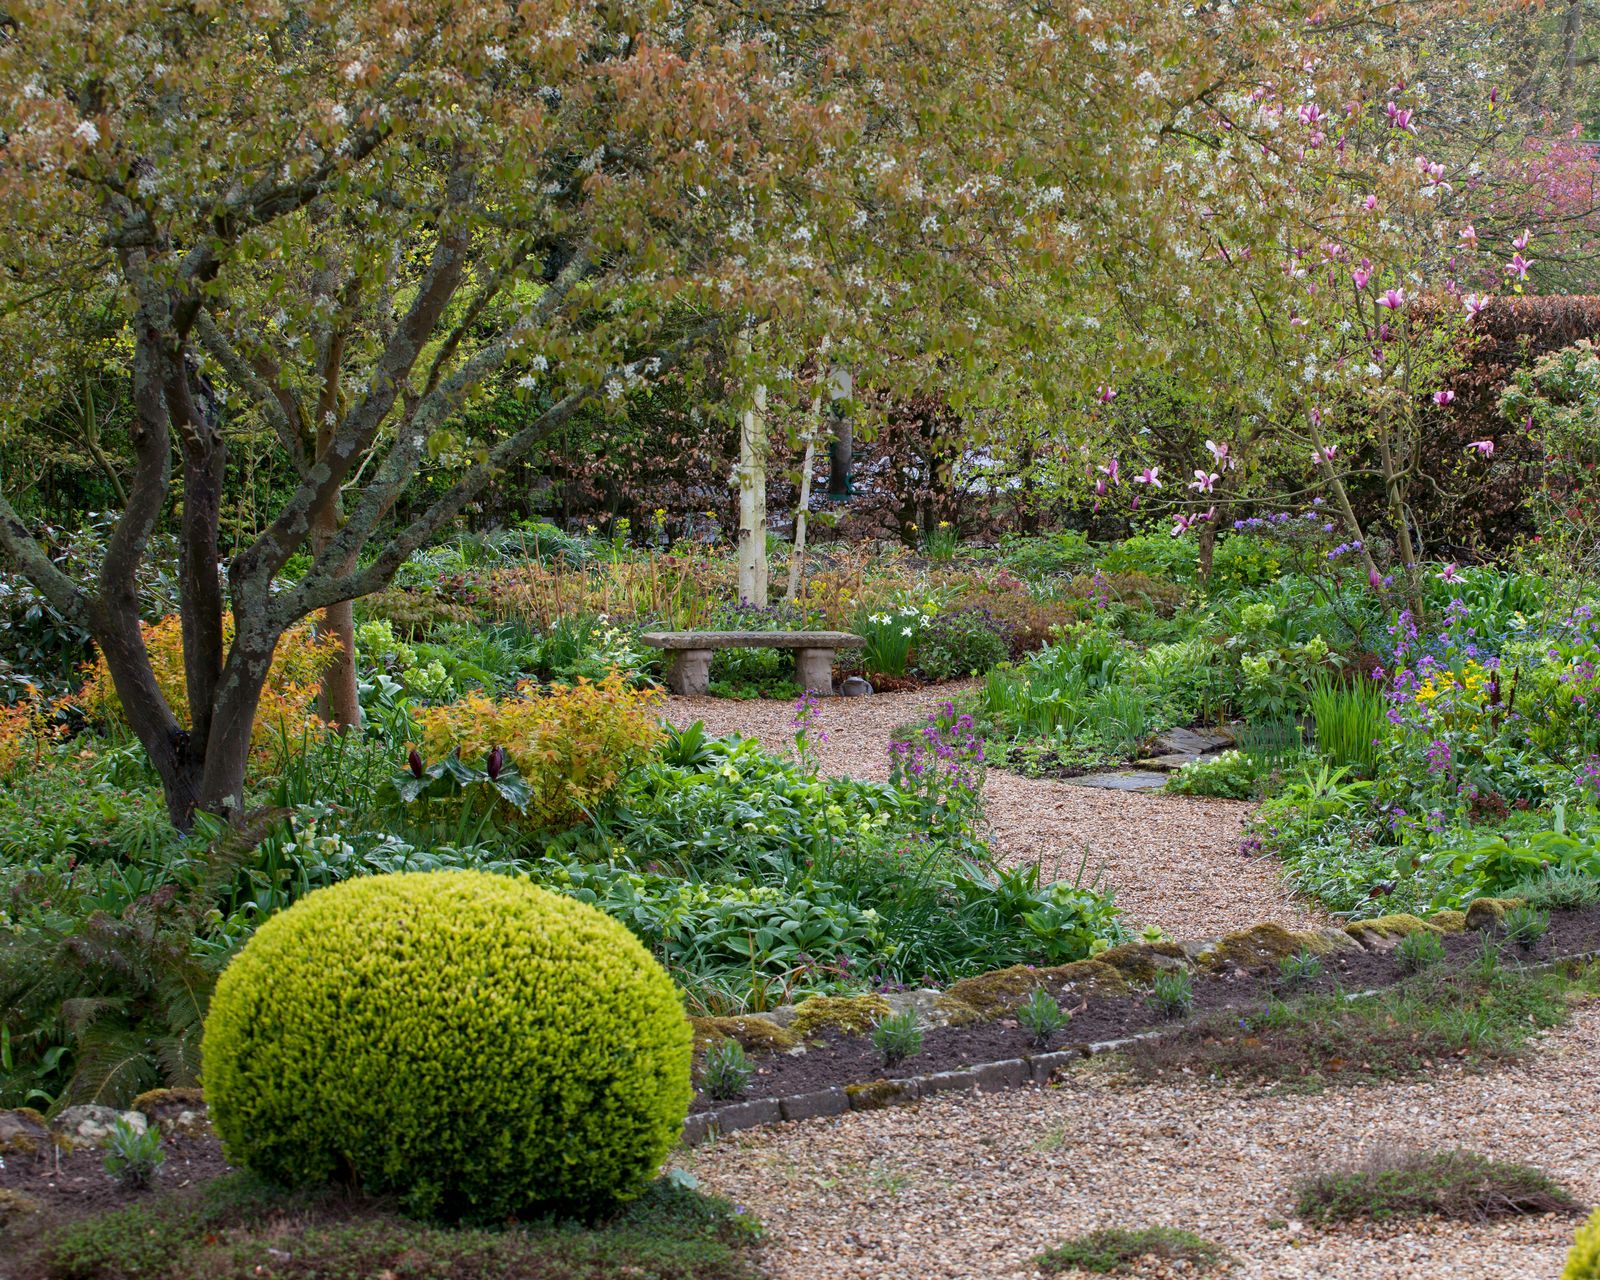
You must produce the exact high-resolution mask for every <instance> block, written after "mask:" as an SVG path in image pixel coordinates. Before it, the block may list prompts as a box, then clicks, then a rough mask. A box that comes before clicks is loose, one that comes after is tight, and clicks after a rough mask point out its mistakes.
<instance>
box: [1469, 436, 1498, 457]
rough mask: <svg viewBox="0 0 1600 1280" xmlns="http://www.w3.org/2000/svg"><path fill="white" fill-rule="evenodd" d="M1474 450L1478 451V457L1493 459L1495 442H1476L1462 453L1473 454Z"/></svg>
mask: <svg viewBox="0 0 1600 1280" xmlns="http://www.w3.org/2000/svg"><path fill="white" fill-rule="evenodd" d="M1474 449H1476V450H1477V451H1478V456H1479V457H1481V458H1492V457H1494V441H1493V440H1474V441H1473V442H1472V443H1471V444H1469V445H1468V446H1467V447H1466V448H1465V449H1464V450H1462V452H1463V453H1471V452H1472V451H1473V450H1474Z"/></svg>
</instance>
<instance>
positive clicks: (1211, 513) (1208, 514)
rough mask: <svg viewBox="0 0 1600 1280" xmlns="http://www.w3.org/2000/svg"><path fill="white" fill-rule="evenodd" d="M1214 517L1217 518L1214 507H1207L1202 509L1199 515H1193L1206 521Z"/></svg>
mask: <svg viewBox="0 0 1600 1280" xmlns="http://www.w3.org/2000/svg"><path fill="white" fill-rule="evenodd" d="M1216 518H1217V509H1216V508H1215V507H1207V508H1206V509H1205V510H1204V511H1202V512H1201V513H1200V514H1199V515H1197V516H1196V517H1195V519H1196V520H1204V521H1207V522H1210V521H1212V520H1215V519H1216Z"/></svg>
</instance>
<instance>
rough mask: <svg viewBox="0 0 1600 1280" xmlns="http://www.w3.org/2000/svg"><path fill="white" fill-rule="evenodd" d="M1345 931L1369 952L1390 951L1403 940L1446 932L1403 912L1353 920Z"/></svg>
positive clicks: (1346, 926)
mask: <svg viewBox="0 0 1600 1280" xmlns="http://www.w3.org/2000/svg"><path fill="white" fill-rule="evenodd" d="M1344 931H1345V932H1346V933H1348V934H1349V935H1350V936H1351V937H1352V938H1354V939H1355V940H1356V941H1357V942H1359V943H1360V944H1361V945H1362V946H1363V947H1365V948H1366V949H1367V950H1368V951H1388V950H1389V949H1390V948H1392V947H1394V946H1396V945H1397V944H1398V943H1399V942H1400V940H1401V939H1402V938H1409V937H1411V936H1412V935H1413V934H1418V933H1443V932H1444V930H1443V929H1441V928H1439V926H1438V925H1433V924H1429V923H1428V922H1427V921H1426V920H1423V919H1421V918H1419V917H1417V916H1413V915H1406V914H1405V913H1403V912H1402V913H1399V914H1397V915H1392V916H1374V917H1373V918H1372V919H1371V920H1353V921H1351V922H1350V923H1349V924H1347V925H1345V927H1344Z"/></svg>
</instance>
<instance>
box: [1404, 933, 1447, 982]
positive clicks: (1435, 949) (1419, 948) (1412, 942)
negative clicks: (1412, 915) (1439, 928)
mask: <svg viewBox="0 0 1600 1280" xmlns="http://www.w3.org/2000/svg"><path fill="white" fill-rule="evenodd" d="M1394 954H1395V959H1397V960H1398V961H1399V962H1400V967H1401V968H1402V969H1403V970H1405V972H1407V973H1421V972H1422V971H1423V970H1424V969H1426V968H1429V967H1430V966H1432V965H1436V964H1440V963H1442V962H1443V961H1444V939H1443V938H1441V937H1440V936H1439V935H1438V934H1436V933H1434V932H1433V931H1432V930H1426V931H1424V932H1422V933H1410V934H1407V935H1406V936H1405V937H1404V938H1401V939H1400V942H1399V944H1398V945H1397V946H1396V947H1395V949H1394Z"/></svg>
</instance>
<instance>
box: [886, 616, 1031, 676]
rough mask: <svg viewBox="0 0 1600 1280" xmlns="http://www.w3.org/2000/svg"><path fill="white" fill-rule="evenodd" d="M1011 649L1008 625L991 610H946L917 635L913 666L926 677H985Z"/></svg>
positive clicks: (916, 672) (917, 672)
mask: <svg viewBox="0 0 1600 1280" xmlns="http://www.w3.org/2000/svg"><path fill="white" fill-rule="evenodd" d="M1009 651H1010V645H1009V643H1008V637H1007V634H1006V628H1005V627H1004V625H1003V624H1001V623H1000V622H998V621H997V620H996V619H995V618H994V616H993V615H992V614H991V613H990V612H989V611H988V610H987V609H946V610H944V611H942V612H940V613H939V614H938V615H936V616H935V617H933V618H932V619H930V620H928V621H927V622H926V623H925V624H924V625H923V627H922V630H921V631H920V632H919V634H918V635H917V643H916V648H915V650H914V651H913V653H912V660H911V669H912V671H913V672H914V673H915V674H917V675H919V676H921V677H922V678H923V679H924V680H957V679H960V678H961V677H963V676H981V675H984V674H985V673H986V672H988V671H989V669H990V668H992V667H996V666H999V665H1000V663H1002V662H1004V661H1005V659H1006V654H1007V653H1008V652H1009Z"/></svg>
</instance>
